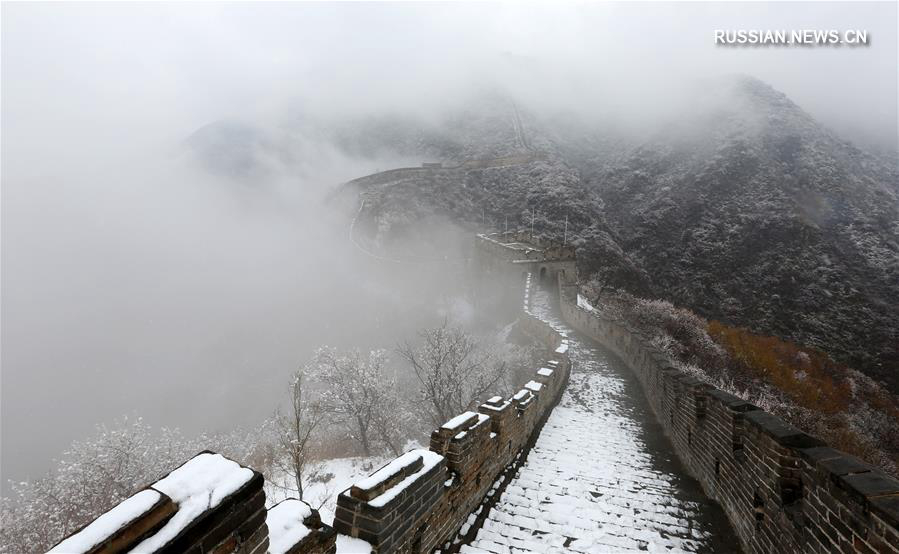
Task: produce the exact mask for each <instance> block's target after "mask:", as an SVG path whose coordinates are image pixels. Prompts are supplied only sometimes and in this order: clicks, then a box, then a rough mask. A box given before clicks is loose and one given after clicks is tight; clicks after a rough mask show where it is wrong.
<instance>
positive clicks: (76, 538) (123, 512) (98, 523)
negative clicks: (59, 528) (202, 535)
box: [50, 489, 162, 554]
mask: <svg viewBox="0 0 899 554" xmlns="http://www.w3.org/2000/svg"><path fill="white" fill-rule="evenodd" d="M160 500H162V495H161V494H159V492H158V491H155V490H153V489H144V490H142V491H140V492H139V493H137V494H135V495H134V496H131V497H129V498H126V499H125V500H123V501H122V502H120V503H119V504H118V505H117V506H116V507H115V508H113V509H111V510H109V511H108V512H106V513H105V514H103V515H101V516H100V517H98V518H97V519H95V520H94V521H93V522H91V523H90V525H88V526H87V527H85V528H84V529H82V530H81V531H79V532H78V533H75V534H74V535H72V536H71V537H69V538H67V539H66V540H64V541H62V542H61V543H59V544H57V545H56V546H54V547H53V548H52V549H51V550H50V552H58V553H61V554H76V553H79V552H88V551H89V550H90V549H92V548H93V547H95V546H97V545H98V544H100V543H102V542H103V541H105V540H106V539H108V538H110V537H111V536H112V535H114V534H115V533H116V532H118V531H119V530H120V529H123V528H124V527H127V526H128V524H130V523H131V522H133V521H134V520H136V519H138V518H140V517H141V516H142V515H144V514H145V513H147V512H148V511H150V509H152V508H153V506H155V505H156V503H158V502H159V501H160Z"/></svg>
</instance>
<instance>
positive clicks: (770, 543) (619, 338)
mask: <svg viewBox="0 0 899 554" xmlns="http://www.w3.org/2000/svg"><path fill="white" fill-rule="evenodd" d="M575 283H576V281H569V282H567V283H562V282H560V284H559V293H560V304H561V308H562V314H563V317H564V318H565V320H566V322H567V323H568V324H569V325H570V326H572V327H574V328H575V329H577V330H578V331H580V332H582V333H584V334H585V335H587V336H589V337H591V338H593V339H594V340H596V341H598V342H600V343H601V344H603V345H605V346H606V347H608V348H609V349H610V350H612V351H613V352H615V353H616V354H617V355H618V356H619V357H620V358H621V359H622V360H624V362H625V363H626V364H627V365H628V366H629V367H630V368H631V369H632V370H633V371H634V372H635V373H636V375H637V377H638V380H639V381H640V382H641V384H642V386H643V391H644V393H645V394H646V396H647V398H648V400H649V402H650V405H651V406H652V408H653V410H654V411H655V414H656V417H657V419H658V421H659V423H660V424H661V425H662V426H663V428H664V429H665V431H666V434H667V435H668V437H669V438H670V439H671V443H672V444H673V446H674V450H675V452H676V453H677V455H678V457H679V458H680V459H681V461H682V462H683V463H684V465H685V466H686V468H687V469H688V471H689V472H690V474H691V475H692V476H693V477H695V478H696V479H697V480H698V481H699V482H700V484H701V485H702V487H703V489H704V490H705V492H706V494H708V496H709V497H710V498H712V499H714V500H716V501H717V502H719V503H720V504H721V506H722V507H723V508H724V510H725V512H726V513H727V516H728V518H729V519H730V521H731V523H732V524H733V527H734V529H735V531H736V533H737V536H738V537H739V539H740V542H741V545H742V547H743V549H744V550H745V551H746V552H822V553H823V552H864V553H873V552H879V553H897V552H899V528H897V521H899V480H897V479H895V478H893V477H891V476H889V475H887V474H885V473H883V472H882V471H880V470H879V469H876V468H875V467H873V466H870V465H868V464H865V463H864V462H861V461H860V460H858V459H856V458H854V457H852V456H850V455H848V454H844V453H842V452H839V451H837V450H834V449H832V448H828V447H827V446H826V445H825V444H823V443H822V442H821V441H820V440H818V439H817V438H815V437H812V436H810V435H807V434H805V433H803V432H801V431H799V430H798V429H795V428H793V427H791V426H790V425H788V424H787V423H785V422H784V421H783V420H781V419H780V418H778V417H776V416H774V415H771V414H769V413H767V412H765V411H764V410H761V409H759V408H758V407H757V406H754V405H752V404H750V403H748V402H746V401H744V400H742V399H740V398H737V397H735V396H733V395H730V394H728V393H725V392H723V391H720V390H718V389H716V388H715V387H712V386H710V385H708V384H706V383H703V382H701V381H699V380H698V379H696V378H695V377H692V376H689V375H686V374H684V373H683V372H681V371H679V370H677V369H675V368H673V367H671V366H670V365H669V360H668V359H667V357H666V356H665V355H664V354H663V353H662V352H661V351H659V350H658V349H656V348H654V347H653V346H652V345H651V344H650V340H649V337H646V336H643V335H641V334H640V333H639V332H638V331H637V330H635V329H632V328H629V327H628V326H627V325H626V324H625V323H624V322H622V321H619V320H615V319H611V318H607V317H601V316H600V315H599V314H598V313H597V312H596V311H588V310H586V309H583V308H581V307H578V305H577V300H576V295H577V286H576V284H575Z"/></svg>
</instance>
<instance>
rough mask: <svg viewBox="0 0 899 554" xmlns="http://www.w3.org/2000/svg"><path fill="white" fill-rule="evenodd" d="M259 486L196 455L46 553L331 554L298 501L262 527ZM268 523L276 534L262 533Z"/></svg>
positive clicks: (320, 528) (245, 472)
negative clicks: (274, 546)
mask: <svg viewBox="0 0 899 554" xmlns="http://www.w3.org/2000/svg"><path fill="white" fill-rule="evenodd" d="M262 486H263V478H262V475H261V474H260V473H258V472H256V471H253V470H251V469H249V468H246V467H243V466H241V465H240V464H238V463H236V462H234V461H232V460H228V459H227V458H225V457H223V456H221V455H219V454H214V453H212V452H201V453H200V454H198V455H197V456H195V457H193V458H191V459H190V460H188V461H187V462H185V463H184V464H183V465H181V466H180V467H178V468H176V469H174V470H173V471H172V472H171V473H169V474H168V475H167V476H165V477H163V478H162V479H160V480H159V481H157V482H155V483H153V484H152V485H150V486H149V487H147V488H146V489H144V490H142V491H140V492H138V493H137V494H135V495H134V496H132V497H130V498H128V499H126V500H124V501H122V502H121V503H119V504H118V505H117V506H116V507H115V508H113V509H111V510H109V511H108V512H106V513H104V514H102V515H101V516H100V517H98V518H97V519H95V520H94V521H92V522H91V523H89V524H87V525H85V526H84V527H83V528H81V529H79V530H78V531H76V532H74V533H72V534H71V535H69V536H68V537H66V538H65V539H63V540H62V541H60V543H59V544H57V545H56V546H55V547H53V549H51V552H59V553H61V554H100V553H103V554H113V553H118V552H129V551H131V550H133V549H136V550H137V551H139V552H160V553H173V554H174V553H185V552H189V553H192V554H194V553H195V554H202V553H206V552H215V553H216V554H263V553H265V552H268V551H269V547H270V545H271V544H275V543H277V544H278V545H280V547H279V549H278V550H277V551H278V552H285V553H287V552H289V553H291V554H325V553H328V552H334V551H335V540H336V534H335V533H334V531H333V529H331V528H330V527H329V526H327V525H323V524H322V523H321V520H320V519H319V516H318V512H316V511H315V510H312V509H311V508H309V507H308V505H306V504H305V503H303V502H301V501H299V500H292V501H291V502H293V503H295V504H291V505H279V506H276V507H274V508H273V510H274V509H275V508H278V509H279V511H280V517H279V518H277V519H276V520H272V519H270V517H269V515H270V513H269V511H268V510H266V508H265V492H264V491H263V488H262ZM289 510H292V511H289ZM292 516H295V521H292V520H291V517H292ZM269 522H273V523H277V525H276V527H275V528H271V529H270V526H269ZM293 539H296V540H295V542H292V540H293Z"/></svg>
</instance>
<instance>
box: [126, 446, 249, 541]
mask: <svg viewBox="0 0 899 554" xmlns="http://www.w3.org/2000/svg"><path fill="white" fill-rule="evenodd" d="M252 478H253V470H251V469H248V468H245V467H242V466H241V465H240V464H238V463H237V462H234V461H232V460H229V459H227V458H225V457H224V456H222V455H221V454H211V453H203V454H199V455H198V456H195V457H193V458H191V459H190V460H188V461H187V462H186V463H185V464H184V465H182V466H181V467H179V468H177V469H175V470H174V471H172V472H171V473H169V474H168V475H167V476H165V477H163V478H162V479H160V480H159V481H157V482H156V483H155V484H154V485H153V488H154V489H156V490H158V491H160V492H162V493H163V494H167V495H168V496H169V497H170V498H171V499H172V500H173V501H174V502H175V503H176V504H177V505H178V511H177V512H176V513H175V515H174V516H172V519H170V520H169V521H168V523H166V524H165V526H163V528H162V529H160V530H159V531H157V532H156V534H154V535H152V536H150V537H148V538H147V539H145V540H144V541H143V542H141V543H140V544H138V545H137V546H136V547H135V548H134V549H133V550H132V552H155V551H156V550H159V549H160V548H161V547H163V546H165V544H166V543H168V542H169V541H171V540H172V539H174V538H175V537H177V536H178V534H179V533H180V532H181V531H183V530H184V529H185V528H187V526H188V525H190V523H191V522H192V521H193V520H195V519H196V518H197V517H198V516H199V515H200V514H202V513H203V512H205V511H206V510H209V509H210V508H215V507H216V506H218V505H219V504H221V502H222V500H224V499H225V498H226V497H228V496H230V495H231V494H234V493H235V492H237V491H238V490H239V489H240V488H241V487H242V486H244V485H246V484H247V483H249V482H250V480H251V479H252Z"/></svg>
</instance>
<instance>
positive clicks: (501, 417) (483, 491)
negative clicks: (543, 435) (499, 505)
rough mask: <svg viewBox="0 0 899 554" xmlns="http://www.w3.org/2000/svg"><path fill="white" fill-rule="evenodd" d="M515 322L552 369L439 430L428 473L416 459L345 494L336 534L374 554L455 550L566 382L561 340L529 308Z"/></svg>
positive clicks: (537, 373)
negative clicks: (545, 352)
mask: <svg viewBox="0 0 899 554" xmlns="http://www.w3.org/2000/svg"><path fill="white" fill-rule="evenodd" d="M525 294H527V292H525ZM526 303H527V300H525V304H526ZM520 323H521V325H522V328H523V329H524V330H525V331H526V332H528V333H530V334H531V335H533V336H534V337H535V338H537V339H538V340H540V341H542V342H544V344H545V345H546V346H547V347H548V349H549V350H550V351H551V352H552V354H551V360H550V361H549V362H548V364H547V365H549V366H551V367H552V368H553V370H552V371H551V372H549V371H542V372H541V371H540V370H539V369H535V372H534V377H533V380H534V383H532V384H530V387H528V388H523V389H522V390H521V391H519V392H518V393H516V394H514V395H513V396H512V397H511V398H506V399H504V398H501V397H498V396H497V397H493V398H491V399H490V400H488V401H487V402H485V403H484V404H483V405H481V406H480V407H479V408H478V412H477V413H473V412H472V413H469V414H463V415H462V416H461V417H459V418H454V419H453V420H452V421H451V422H448V423H447V424H445V425H444V426H443V427H441V428H440V429H436V430H435V431H434V432H433V433H432V434H431V441H430V452H433V453H436V454H439V456H440V458H439V462H437V463H435V464H434V465H433V466H432V467H431V468H430V469H427V470H424V469H423V466H422V465H421V464H418V463H414V462H413V463H411V464H410V463H407V462H404V463H403V464H393V465H389V466H390V467H387V466H385V470H386V469H390V471H384V472H382V473H384V486H380V485H373V486H368V487H365V491H364V492H363V491H361V490H360V489H359V487H355V486H354V487H350V488H349V489H347V490H346V491H344V492H342V493H341V494H340V496H338V498H337V510H336V512H335V516H334V528H335V529H336V530H337V531H338V532H339V533H342V534H345V535H348V536H351V537H355V538H360V539H363V540H365V541H367V542H368V543H370V544H371V545H372V548H373V551H374V552H376V553H379V554H383V553H390V552H414V553H419V552H432V551H434V550H437V549H440V550H442V551H454V546H453V544H452V542H451V541H452V539H453V538H454V537H456V536H457V534H458V533H459V530H460V529H461V528H462V526H463V525H464V524H465V523H466V520H468V518H469V516H470V514H472V512H474V511H475V510H476V509H478V508H479V507H480V506H481V505H482V504H483V503H484V501H485V498H486V497H487V495H488V493H489V492H490V491H491V489H493V488H494V486H495V483H496V482H497V481H498V480H500V479H501V478H502V477H503V475H504V473H505V472H506V469H507V468H508V467H509V466H510V465H511V464H513V463H514V462H515V461H516V460H517V459H520V457H521V456H523V455H526V450H527V448H529V446H530V445H532V444H533V439H534V438H535V437H536V435H537V434H539V431H540V426H541V425H542V423H543V422H545V421H546V417H547V415H548V414H549V413H550V411H551V410H552V408H553V407H554V406H555V405H556V403H557V402H558V400H559V398H560V397H561V394H562V391H563V390H564V389H565V386H566V384H567V382H568V375H569V372H570V368H571V364H570V361H569V358H568V355H567V353H566V346H567V341H566V339H565V338H564V337H562V336H561V335H560V334H559V333H558V332H556V331H555V330H554V329H553V328H552V327H550V326H549V325H547V324H546V323H544V322H543V321H541V320H540V319H538V318H537V317H535V316H533V315H532V314H530V313H529V312H528V311H527V309H526V306H525V310H523V312H522V316H521V318H520ZM450 423H452V424H450ZM404 456H407V457H408V454H407V455H404ZM412 459H413V460H414V457H413V458H412ZM398 461H399V460H398ZM372 492H374V493H375V494H372ZM384 497H387V498H389V500H387V501H383V500H380V499H382V498H384Z"/></svg>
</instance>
